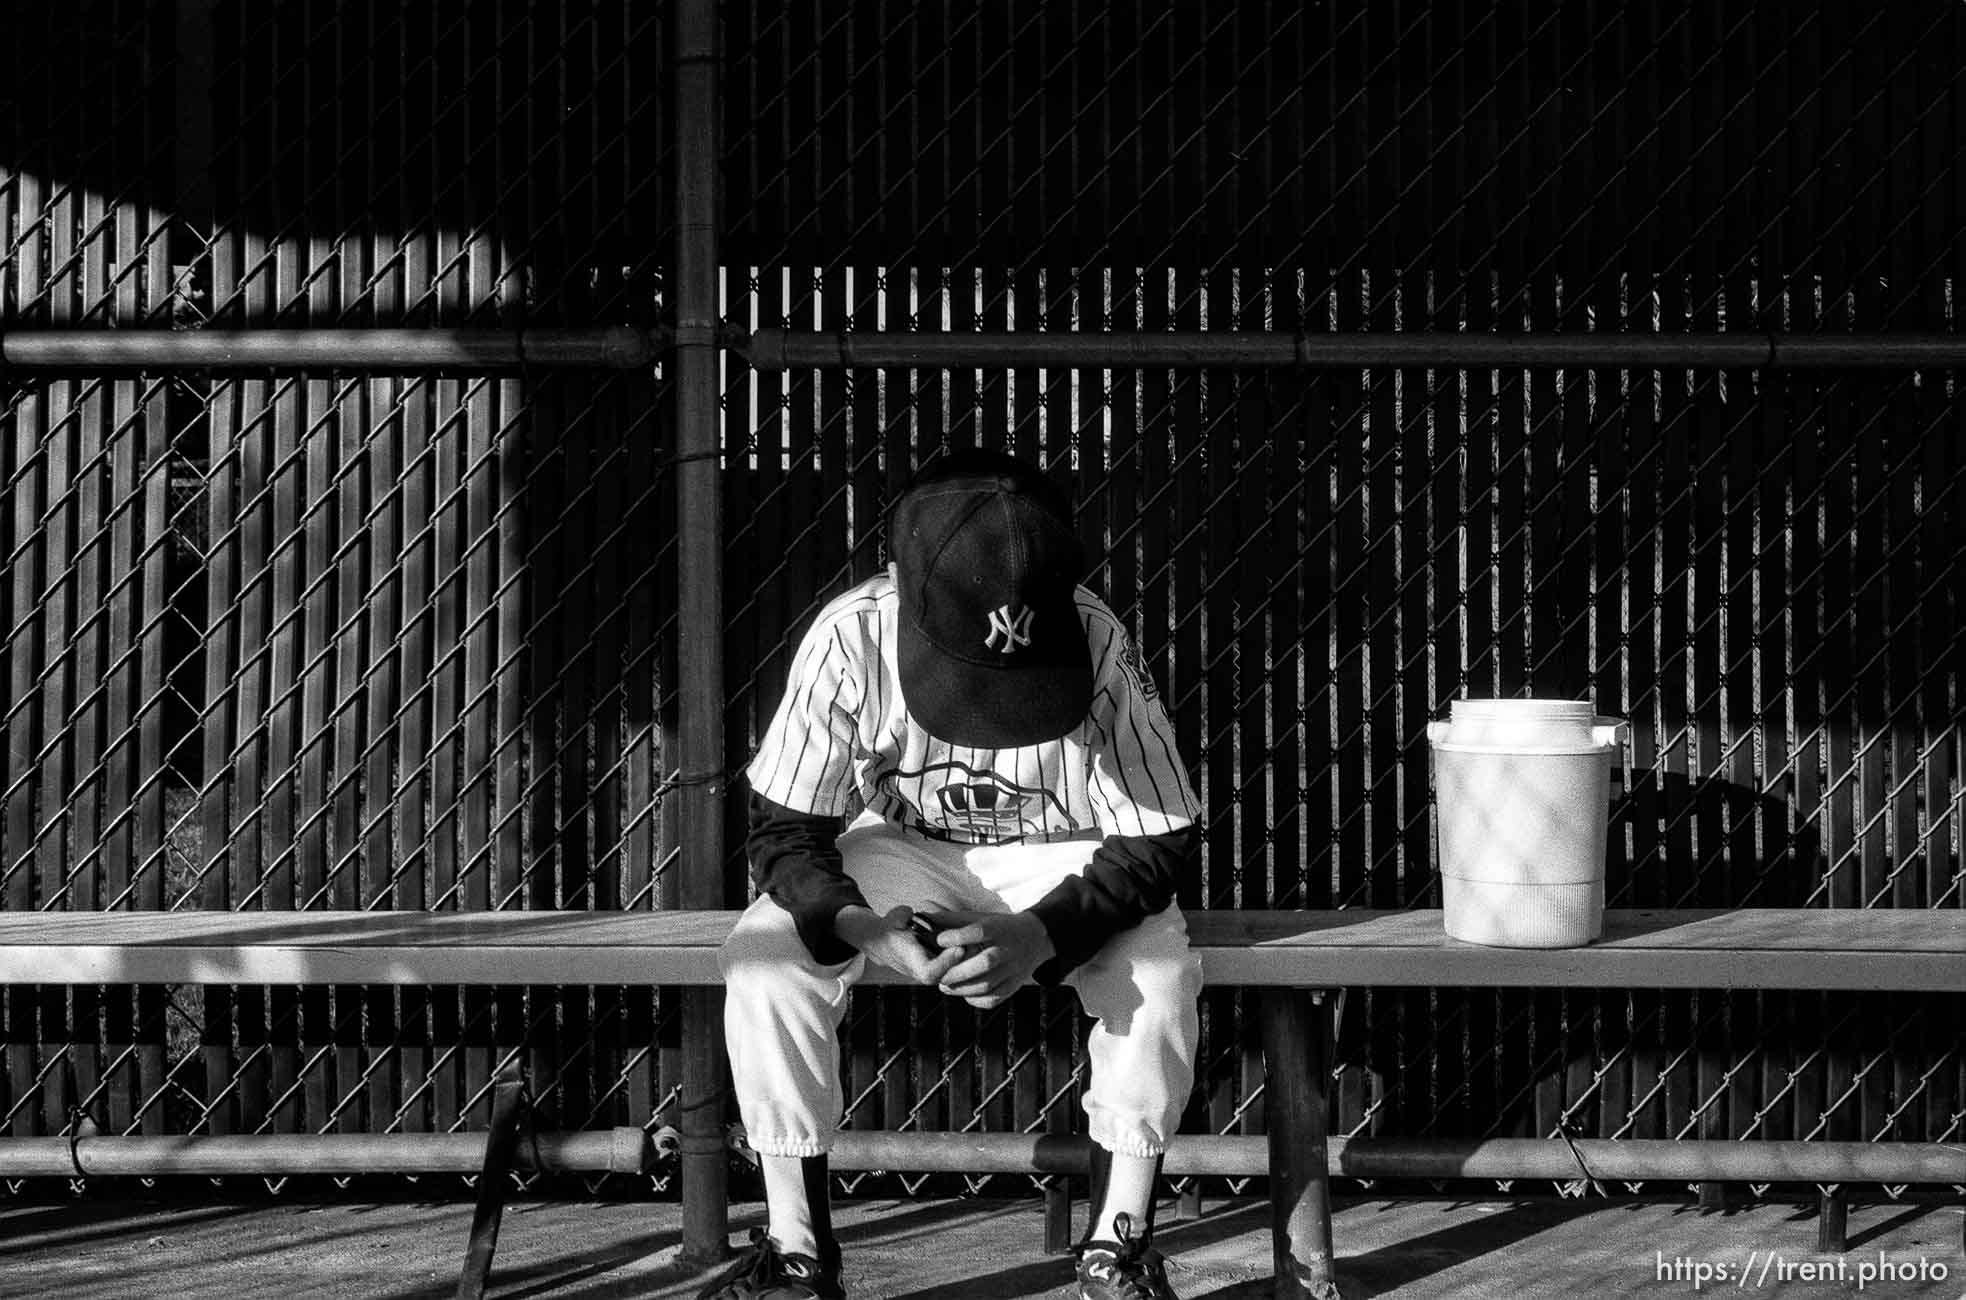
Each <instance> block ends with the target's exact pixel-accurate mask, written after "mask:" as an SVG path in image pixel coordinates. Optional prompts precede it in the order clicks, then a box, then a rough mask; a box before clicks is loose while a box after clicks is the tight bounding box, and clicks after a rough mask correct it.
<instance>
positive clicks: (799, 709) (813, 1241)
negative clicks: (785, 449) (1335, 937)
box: [703, 451, 1201, 1300]
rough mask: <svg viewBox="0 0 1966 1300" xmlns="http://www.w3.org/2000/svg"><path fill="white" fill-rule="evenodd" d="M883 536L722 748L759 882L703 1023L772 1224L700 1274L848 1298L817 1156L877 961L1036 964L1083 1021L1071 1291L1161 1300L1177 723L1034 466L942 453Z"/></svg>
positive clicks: (1186, 829)
mask: <svg viewBox="0 0 1966 1300" xmlns="http://www.w3.org/2000/svg"><path fill="white" fill-rule="evenodd" d="M887 541H888V551H889V556H890V559H891V563H890V564H889V565H888V568H887V571H886V572H884V573H882V574H880V575H878V576H876V577H873V578H870V579H868V580H867V581H865V582H863V583H861V584H860V585H859V586H857V587H854V588H853V589H852V590H851V591H848V592H847V593H846V594H844V595H842V596H840V597H839V598H838V599H836V600H834V601H832V602H831V603H830V604H828V605H827V606H826V607H825V609H824V610H822V611H821V612H820V614H819V616H818V618H817V619H816V620H815V621H814V623H813V625H812V627H811V628H810V629H809V630H808V631H807V633H806V635H805V638H804V640H803V641H802V643H801V644H800V647H799V650H798V653H797V656H796V658H795V659H794V661H793V665H792V672H791V677H790V680H789V682H788V684H787V687H786V691H785V695H784V699H783V701H782V703H781V704H780V705H779V709H778V712H777V715H776V716H775V717H774V718H773V719H772V722H771V725H770V728H769V729H768V730H767V732H766V733H765V736H764V739H763V742H762V743H761V744H760V746H759V748H758V752H757V754H756V756H755V757H754V758H753V759H752V761H751V763H750V766H749V767H748V769H747V772H746V775H747V777H748V778H749V781H750V785H751V811H750V825H751V830H750V834H749V837H748V839H747V842H746V847H747V851H748V853H749V856H750V861H751V868H752V874H753V876H754V878H755V880H756V882H757V884H758V887H759V890H760V894H759V897H758V899H757V900H756V901H755V902H753V903H752V904H751V906H750V907H749V908H748V909H747V910H746V911H745V913H744V915H743V917H742V918H741V919H740V920H739V921H738V924H737V926H736V928H735V929H734V930H733V931H732V933H731V936H730V938H729V940H728V941H727V942H726V943H725V945H724V948H723V952H722V965H723V971H724V976H725V981H726V986H725V987H726V1001H725V1024H724V1029H725V1035H726V1037H727V1039H728V1040H729V1045H730V1063H731V1074H732V1077H733V1079H734V1080H735V1084H736V1092H737V1100H738V1106H739V1109H740V1111H741V1112H742V1115H743V1119H744V1126H745V1130H746V1132H747V1134H748V1136H749V1141H750V1144H751V1146H752V1147H753V1148H754V1149H755V1150H756V1151H757V1152H758V1153H759V1155H760V1157H761V1159H762V1165H763V1173H764V1183H765V1199H766V1212H767V1219H768V1226H767V1227H766V1228H765V1229H762V1230H757V1231H754V1232H753V1233H752V1243H751V1247H750V1249H749V1250H748V1251H746V1252H745V1253H744V1254H743V1255H742V1256H741V1257H740V1258H739V1259H738V1260H737V1261H735V1263H734V1264H733V1265H732V1266H731V1267H730V1268H729V1269H728V1270H726V1271H725V1272H724V1273H723V1274H722V1275H720V1276H719V1277H718V1278H717V1279H716V1280H715V1281H713V1282H712V1283H711V1285H710V1287H709V1288H708V1289H707V1290H705V1291H704V1292H703V1295H704V1296H705V1297H719V1298H721V1300H746V1298H751V1297H769V1298H771V1300H795V1298H798V1297H828V1298H833V1300H837V1298H838V1297H841V1296H843V1295H844V1291H843V1290H842V1286H841V1281H840V1250H839V1246H838V1244H837V1242H836V1241H835V1239H834V1237H833V1232H832V1227H831V1218H830V1211H829V1208H828V1201H827V1198H828V1191H827V1176H826V1152H827V1149H828V1147H829V1146H830V1145H831V1142H832V1138H833V1134H834V1131H835V1130H836V1128H837V1127H838V1125H839V1121H840V1117H841V1113H842V1109H843V1106H844V1100H843V1097H842V1094H841V1085H840V1069H839V1043H838V1030H839V1026H840V1021H841V1018H842V1017H843V1015H844V1014H845V1010H846V1004H847V993H848V990H849V989H851V988H852V987H853V984H854V982H855V981H856V980H858V979H859V978H860V976H861V974H862V973H863V971H864V970H865V968H866V963H867V962H869V961H873V962H877V963H879V964H880V965H882V966H886V967H888V968H890V969H892V970H894V971H897V972H899V973H900V974H902V975H903V976H905V977H907V978H908V979H910V980H912V981H914V982H916V983H918V984H922V985H926V986H929V987H933V988H937V989H939V990H941V991H942V992H943V993H945V994H947V995H948V996H950V997H957V998H962V999H963V1000H965V1001H967V1002H968V1003H970V1004H971V1005H973V1006H977V1007H984V1008H987V1007H994V1006H996V1005H997V1004H998V1003H1000V1002H1002V1001H1004V1000H1005V999H1007V998H1008V997H1010V995H1011V994H1012V993H1013V992H1014V991H1015V990H1016V989H1017V988H1018V987H1019V986H1020V985H1022V984H1024V983H1025V982H1026V981H1029V980H1033V979H1035V980H1036V981H1038V982H1040V983H1063V984H1068V985H1070V986H1072V987H1073V988H1074V989H1075V990H1077V992H1078V994H1079V997H1080V1000H1081V1002H1082V1003H1083V1005H1084V1006H1085V1008H1086V1011H1087V1013H1088V1014H1089V1015H1090V1016H1091V1017H1092V1018H1093V1019H1094V1020H1095V1021H1096V1023H1095V1025H1094V1027H1093V1029H1092V1032H1091V1036H1090V1039H1089V1041H1088V1045H1087V1050H1088V1055H1089V1057H1090V1062H1091V1077H1090V1080H1089V1082H1088V1085H1087V1087H1086V1091H1085V1099H1084V1105H1085V1111H1086V1116H1087V1121H1088V1128H1089V1131H1090V1135H1091V1138H1092V1142H1093V1149H1094V1161H1093V1197H1092V1206H1093V1211H1092V1217H1091V1221H1090V1223H1089V1224H1088V1227H1087V1233H1086V1237H1085V1239H1084V1240H1082V1241H1081V1242H1080V1244H1079V1245H1078V1246H1077V1247H1076V1249H1075V1252H1074V1253H1075V1254H1076V1256H1077V1270H1078V1293H1079V1295H1080V1296H1082V1297H1085V1298H1086V1300H1121V1298H1122V1297H1123V1298H1125V1300H1163V1298H1171V1297H1173V1295H1174V1293H1173V1291H1172V1290H1171V1289H1170V1288H1169V1286H1168V1283H1167V1278H1166V1275H1165V1273H1164V1271H1163V1268H1162V1259H1161V1256H1160V1255H1159V1254H1158V1253H1157V1252H1155V1251H1154V1250H1153V1248H1152V1245H1151V1239H1152V1231H1153V1204H1154V1195H1153V1194H1154V1185H1155V1180H1156V1178H1157V1176H1158V1173H1159V1168H1160V1159H1161V1155H1162V1152H1163V1151H1164V1150H1165V1149H1166V1144H1167V1139H1168V1136H1169V1135H1170V1134H1171V1133H1172V1132H1173V1131H1174V1129H1175V1127H1176V1125H1177V1124H1178V1122H1179V1119H1180V1115H1181V1111H1182V1108H1183V1105H1184V1103H1185V1102H1186V1100H1187V1097H1188V1093H1189V1089H1190V1087H1191V1086H1192V1083H1193V1078H1194V1061H1195V1044H1196V1037H1197V1030H1198V1025H1197V1011H1196V999H1197V996H1198V994H1199V992H1200V986H1201V970H1200V963H1199V961H1198V959H1197V958H1196V957H1195V956H1194V955H1193V954H1192V953H1191V952H1190V951H1189V947H1188V936H1187V925H1186V922H1185V920H1184V919H1183V917H1182V915H1181V910H1180V908H1179V907H1178V906H1177V905H1176V904H1175V903H1174V901H1173V900H1174V895H1175V890H1176V885H1177V883H1178V882H1179V880H1180V879H1181V877H1182V875H1183V873H1184V872H1187V871H1189V870H1191V869H1192V866H1193V863H1194V861H1195V856H1196V852H1197V846H1198V844H1199V830H1198V828H1197V827H1196V825H1195V820H1196V817H1197V816H1198V814H1199V811H1200V810H1199V806H1198V804H1197V802H1196V799H1195V796H1194V793H1193V790H1192V788H1191V787H1190V785H1189V781H1188V777H1187V774H1186V772H1185V770H1184V768H1183V766H1182V764H1181V762H1180V759H1179V757H1178V756H1177V754H1176V752H1175V745H1174V734H1173V729H1172V727H1171V726H1170V725H1169V724H1168V720H1167V715H1166V711H1165V710H1164V709H1163V708H1162V707H1161V704H1160V702H1159V699H1158V697H1157V695H1156V693H1155V690H1154V685H1153V682H1152V680H1151V678H1150V677H1149V676H1148V674H1147V672H1146V671H1145V669H1144V668H1143V666H1142V664H1141V662H1140V659H1139V657H1138V655H1137V653H1136V652H1135V650H1134V648H1133V646H1132V643H1131V641H1130V639H1129V638H1128V636H1127V634H1126V632H1125V630H1124V629H1123V628H1122V626H1121V625H1120V623H1119V621H1118V620H1117V619H1116V618H1115V617H1114V615H1113V613H1112V611H1111V610H1109V609H1108V608H1107V607H1106V606H1105V605H1104V604H1102V603H1101V602H1100V601H1099V600H1098V599H1097V598H1096V597H1095V596H1093V595H1092V593H1090V592H1089V591H1087V590H1085V589H1084V588H1083V587H1081V586H1079V585H1078V579H1079V577H1080V575H1081V573H1082V571H1083V559H1082V555H1081V552H1080V548H1079V545H1078V541H1077V535H1076V532H1075V530H1074V528H1073V525H1072V521H1071V515H1070V508H1069V505H1068V503H1067V501H1066V500H1065V497H1064V494H1063V492H1062V491H1061V490H1060V489H1059V488H1058V487H1057V486H1056V485H1054V484H1053V483H1051V482H1050V481H1049V480H1048V479H1047V478H1046V477H1045V476H1044V475H1043V474H1042V473H1041V472H1040V471H1039V470H1037V469H1036V468H1035V467H1033V466H1030V465H1028V464H1025V463H1024V462H1022V461H1020V460H1017V459H1014V458H1012V457H1009V456H1005V455H1001V454H998V453H993V452H983V451H960V452H953V453H950V454H947V455H945V456H943V457H941V458H940V459H939V460H938V461H935V462H933V463H932V464H930V465H929V466H928V467H926V468H925V469H924V470H923V471H922V472H921V473H920V474H918V475H917V476H916V478H915V479H914V481H913V482H912V483H910V485H909V486H908V488H907V489H906V490H905V491H904V492H903V493H902V495H901V497H900V498H899V499H898V500H897V501H896V502H895V504H894V506H893V508H892V509H891V511H890V512H889V514H888V519H887ZM849 815H850V816H851V821H850V822H849V823H848V824H847V825H846V827H845V829H844V831H842V829H841V824H842V822H841V819H842V818H845V817H848V816H849Z"/></svg>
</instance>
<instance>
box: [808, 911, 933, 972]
mask: <svg viewBox="0 0 1966 1300" xmlns="http://www.w3.org/2000/svg"><path fill="white" fill-rule="evenodd" d="M914 919H915V913H914V910H913V909H912V908H907V907H897V908H895V909H894V910H892V911H890V912H889V913H888V914H887V915H886V916H882V915H880V914H879V913H877V912H875V911H874V910H873V909H872V908H867V907H860V906H858V905H853V906H848V907H843V908H841V909H840V911H839V915H837V916H835V917H834V918H833V933H835V934H837V935H839V936H840V938H841V939H843V940H845V941H846V942H847V943H850V944H852V945H853V946H854V947H855V948H858V949H859V950H860V951H861V952H863V953H865V954H866V955H867V959H868V960H869V961H876V962H879V963H880V964H881V965H883V966H885V967H887V968H888V969H889V970H891V971H894V972H896V973H897V974H900V975H905V976H907V977H908V978H909V979H911V980H913V981H914V982H915V983H917V984H926V985H929V986H931V987H933V986H934V985H936V984H939V983H941V981H942V978H943V976H944V975H946V974H947V973H948V972H949V969H950V968H951V967H953V966H954V965H955V964H956V963H957V962H959V961H961V960H962V958H963V954H962V950H961V949H959V948H951V947H948V946H947V945H944V951H943V953H942V955H941V956H940V957H930V956H929V955H928V952H927V950H926V949H924V948H923V947H922V941H921V939H920V938H919V937H918V936H917V935H916V933H915V931H914V929H913V927H912V926H911V925H910V924H909V923H910V922H912V921H913V920H914Z"/></svg>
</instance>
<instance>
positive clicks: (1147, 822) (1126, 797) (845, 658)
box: [745, 573, 1201, 844]
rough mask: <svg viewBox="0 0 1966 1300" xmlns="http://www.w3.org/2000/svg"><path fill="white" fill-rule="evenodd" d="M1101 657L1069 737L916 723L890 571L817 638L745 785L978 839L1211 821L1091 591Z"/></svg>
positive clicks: (1152, 696)
mask: <svg viewBox="0 0 1966 1300" xmlns="http://www.w3.org/2000/svg"><path fill="white" fill-rule="evenodd" d="M1076 597H1077V602H1078V612H1079V621H1080V623H1081V625H1082V626H1083V627H1084V629H1085V634H1086V642H1087V647H1088V649H1089V650H1090V652H1091V654H1092V661H1093V699H1092V707H1091V709H1090V710H1089V711H1088V713H1087V716H1086V719H1085V721H1083V722H1081V723H1080V724H1079V725H1078V727H1076V728H1075V729H1073V730H1072V731H1071V732H1070V733H1068V734H1067V735H1065V736H1062V737H1060V738H1059V739H1057V740H1050V741H1046V742H1044V743H1043V744H1039V745H1027V746H1024V747H1021V748H1017V749H975V748H971V747H968V746H961V745H950V744H947V743H945V742H943V741H941V740H938V739H937V738H936V737H934V736H931V735H929V734H928V732H926V731H924V730H923V729H922V728H921V727H920V726H918V725H917V724H916V723H915V722H914V720H913V719H912V718H910V717H909V715H908V711H907V708H906V707H905V705H904V704H903V702H902V699H901V685H900V674H899V669H898V668H897V666H896V663H895V659H894V646H895V644H896V625H897V624H896V620H897V618H898V614H899V604H900V602H899V597H898V594H897V592H896V590H895V586H894V582H893V580H892V578H891V576H890V575H888V574H885V573H883V574H880V575H877V576H876V577H873V578H869V579H868V580H867V581H865V582H863V583H861V584H860V585H859V586H857V587H855V588H853V589H852V590H851V591H848V592H847V593H845V594H844V595H842V596H840V597H838V598H837V599H835V600H833V601H832V602H830V603H829V604H828V605H827V606H826V607H825V608H824V609H823V610H821V611H820V614H819V616H818V618H816V619H815V620H814V621H813V624H812V626H811V627H810V628H809V629H807V631H806V635H805V637H804V639H803V640H802V641H801V642H800V645H799V650H798V653H797V654H796V656H795V657H794V658H793V661H792V672H791V677H790V679H789V681H788V682H787V684H786V690H785V695H784V698H783V699H782V700H781V701H780V702H779V706H778V711H777V713H776V714H775V715H774V716H773V718H772V721H771V725H770V726H769V727H768V728H767V729H766V731H765V735H764V738H763V740H762V741H761V742H760V744H759V746H758V752H757V754H756V755H755V756H754V757H753V758H752V760H751V762H750V764H749V766H748V767H747V768H746V773H745V774H746V776H747V777H748V778H749V780H750V782H751V787H752V789H754V790H755V791H757V793H759V794H761V795H763V796H764V797H765V798H767V799H770V800H771V801H772V802H774V803H778V804H782V805H784V806H785V807H787V808H791V809H793V810H794V811H797V812H804V813H812V814H816V815H820V816H838V815H843V814H845V813H846V812H848V811H850V810H851V808H852V805H853V803H854V801H855V799H856V797H857V798H858V800H859V802H860V803H861V805H862V806H864V807H867V808H870V809H872V810H874V811H876V812H878V813H880V814H881V815H882V816H883V817H885V818H887V819H888V820H889V821H892V822H895V823H897V824H900V825H906V826H913V827H915V828H917V829H919V830H921V831H923V832H924V833H926V834H929V835H933V836H937V837H939V838H945V839H952V840H956V841H959V842H962V843H969V844H1002V843H1010V842H1014V841H1018V840H1051V839H1065V838H1071V837H1073V836H1105V835H1160V834H1165V833H1166V832H1168V831H1173V830H1179V829H1181V828H1182V827H1184V826H1188V825H1190V824H1192V823H1193V822H1194V820H1195V819H1196V818H1197V817H1199V816H1200V815H1201V807H1200V803H1199V801H1198V800H1197V799H1196V798H1195V794H1194V791H1193V789H1192V787H1191V786H1190V784H1189V781H1188V776H1187V772H1186V771H1185V770H1184V769H1183V767H1182V766H1181V763H1180V760H1179V758H1178V757H1177V752H1176V749H1175V744H1174V728H1173V726H1172V725H1171V724H1170V723H1169V721H1168V718H1167V712H1166V710H1165V709H1164V708H1163V707H1162V706H1161V704H1160V701H1159V698H1158V696H1157V695H1156V693H1155V691H1154V688H1153V680H1152V678H1151V677H1150V676H1148V674H1147V673H1146V671H1145V669H1144V667H1143V666H1142V665H1141V663H1140V659H1139V656H1138V654H1137V652H1136V651H1135V650H1134V647H1133V643H1132V639H1131V638H1130V637H1128V636H1127V634H1126V629H1125V628H1124V627H1123V626H1121V624H1120V622H1119V619H1118V618H1116V617H1115V616H1114V614H1113V612H1112V611H1111V610H1110V609H1108V608H1107V607H1106V605H1105V604H1104V603H1103V602H1102V601H1100V600H1099V598H1098V597H1096V596H1094V595H1093V594H1092V593H1091V592H1089V591H1087V590H1086V589H1085V588H1083V587H1080V588H1078V589H1077V592H1076Z"/></svg>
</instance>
